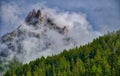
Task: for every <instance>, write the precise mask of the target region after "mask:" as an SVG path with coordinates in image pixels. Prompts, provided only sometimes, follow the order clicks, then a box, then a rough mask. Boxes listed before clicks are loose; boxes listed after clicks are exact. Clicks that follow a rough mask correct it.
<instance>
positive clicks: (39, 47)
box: [0, 8, 93, 75]
mask: <svg viewBox="0 0 120 76" xmlns="http://www.w3.org/2000/svg"><path fill="white" fill-rule="evenodd" d="M61 16H63V17H61ZM64 16H65V17H64ZM74 16H75V17H74ZM68 19H69V20H68ZM82 21H83V22H82ZM84 22H85V23H84ZM75 24H77V25H75ZM87 24H88V23H87V22H86V20H85V19H84V18H82V16H81V15H77V14H75V13H74V14H69V15H68V14H66V13H65V14H63V13H58V12H54V11H53V10H51V9H45V8H41V9H38V10H35V9H33V10H32V11H30V12H29V13H28V15H27V16H26V18H25V20H24V23H22V24H20V25H19V26H18V27H17V28H16V29H14V30H13V31H12V32H10V33H7V34H5V35H3V36H2V37H1V38H0V63H1V64H0V75H1V72H4V71H6V70H7V69H9V67H11V64H14V63H18V62H19V63H29V62H30V61H31V60H35V59H36V58H39V57H41V56H45V57H47V56H50V55H53V54H58V53H60V52H61V51H62V50H63V49H69V48H72V47H75V46H78V45H80V44H81V43H82V42H83V43H84V41H82V40H81V41H82V42H81V41H77V39H79V37H78V33H80V31H82V30H81V29H84V30H85V29H87V28H89V27H87V26H86V25H87ZM74 25H75V26H74ZM78 25H79V26H78ZM16 26H17V25H16ZM83 26H86V28H82V27H83ZM71 27H72V28H71ZM73 28H74V29H73ZM82 32H83V33H84V31H82ZM85 34H86V32H85ZM89 35H90V34H89ZM90 36H91V35H90ZM77 37H78V38H77ZM80 37H81V36H80ZM92 39H93V38H91V39H89V40H88V41H90V40H92Z"/></svg>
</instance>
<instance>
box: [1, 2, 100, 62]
mask: <svg viewBox="0 0 120 76" xmlns="http://www.w3.org/2000/svg"><path fill="white" fill-rule="evenodd" d="M41 6H42V7H43V6H44V5H41V4H35V5H31V6H30V7H29V8H35V9H38V8H41ZM44 7H45V6H44ZM28 10H29V9H26V10H24V9H23V8H22V7H19V6H17V5H16V4H14V5H11V4H8V5H4V6H3V7H2V12H3V13H2V14H3V16H2V19H3V21H4V22H5V23H6V25H7V24H8V25H10V26H7V27H8V28H9V27H11V26H13V27H15V26H18V25H20V24H21V22H22V21H24V20H22V19H21V18H20V17H19V15H21V14H22V13H23V12H25V13H27V12H28ZM31 10H32V9H31ZM21 11H22V12H21ZM43 11H44V14H46V13H47V15H48V17H52V18H53V21H54V22H55V23H56V24H57V25H58V26H59V27H64V26H67V27H68V28H69V32H68V33H67V34H65V35H61V34H59V33H58V32H57V31H55V30H50V29H49V28H48V27H47V26H42V24H40V25H39V26H40V27H38V28H37V29H36V28H34V27H32V26H26V25H25V24H22V27H21V29H22V31H25V33H24V40H22V41H21V44H22V48H23V50H22V51H23V53H22V54H21V55H20V54H19V55H18V54H17V53H16V54H15V53H14V55H15V57H17V58H18V59H19V60H20V61H22V62H24V63H25V62H29V61H31V60H34V59H36V58H38V57H41V56H42V55H43V56H48V55H52V54H56V53H60V52H61V51H62V50H63V49H70V48H73V47H75V46H79V45H84V44H86V43H88V42H91V41H92V40H93V38H96V37H98V36H99V35H100V33H99V32H97V31H94V30H93V28H92V26H91V25H90V23H89V21H88V20H87V19H86V18H87V16H86V15H85V14H83V13H75V12H69V11H67V12H66V11H59V10H58V9H50V8H47V7H45V9H44V10H43ZM4 12H5V13H4ZM11 18H12V19H11ZM44 29H46V30H47V32H44ZM11 30H13V29H12V28H11ZM29 32H33V33H35V34H39V35H40V39H37V38H35V37H29V35H28V34H29ZM14 46H16V43H14ZM11 54H12V53H11Z"/></svg>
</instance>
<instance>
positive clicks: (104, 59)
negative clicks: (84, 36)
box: [4, 31, 120, 76]
mask: <svg viewBox="0 0 120 76" xmlns="http://www.w3.org/2000/svg"><path fill="white" fill-rule="evenodd" d="M33 51H34V50H33ZM4 76H120V31H117V32H112V33H108V34H106V35H104V36H101V37H99V38H96V39H94V40H93V42H91V43H88V44H86V45H84V46H80V47H76V48H73V49H69V50H64V51H63V52H62V53H60V54H58V55H53V56H48V57H47V58H45V57H41V58H39V59H36V60H35V61H31V62H30V63H29V64H24V65H17V67H13V68H11V69H10V70H8V71H7V72H6V73H5V74H4Z"/></svg>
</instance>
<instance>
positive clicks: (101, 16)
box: [0, 0, 120, 36]
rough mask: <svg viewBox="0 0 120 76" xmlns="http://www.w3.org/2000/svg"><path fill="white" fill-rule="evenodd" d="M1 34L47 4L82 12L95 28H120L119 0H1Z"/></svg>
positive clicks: (102, 30) (62, 9)
mask: <svg viewBox="0 0 120 76" xmlns="http://www.w3.org/2000/svg"><path fill="white" fill-rule="evenodd" d="M0 5H1V8H0V36H2V35H3V34H5V33H7V32H10V31H12V30H14V29H15V28H17V27H18V26H19V25H20V23H21V22H22V21H24V18H25V16H26V15H27V14H28V12H29V11H30V10H32V9H33V8H36V7H37V8H38V6H46V7H48V8H54V9H57V10H59V11H69V12H81V13H83V14H85V15H86V17H87V20H88V22H89V23H90V25H92V28H93V30H95V31H99V32H101V33H106V32H107V31H112V30H117V29H120V1H119V0H64V1H63V0H0Z"/></svg>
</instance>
